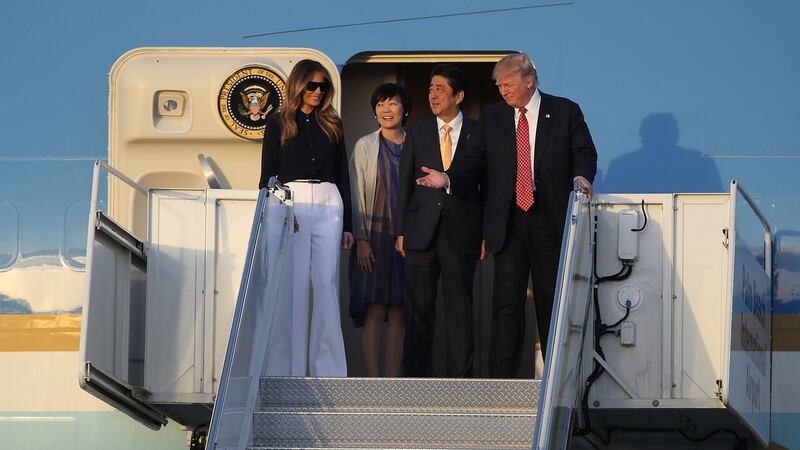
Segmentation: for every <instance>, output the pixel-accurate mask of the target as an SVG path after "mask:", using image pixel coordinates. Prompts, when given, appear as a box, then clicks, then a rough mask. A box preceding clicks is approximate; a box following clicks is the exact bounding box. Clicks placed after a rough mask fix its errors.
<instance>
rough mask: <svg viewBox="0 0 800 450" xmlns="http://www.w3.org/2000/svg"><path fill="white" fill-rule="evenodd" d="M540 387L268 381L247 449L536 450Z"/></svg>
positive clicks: (530, 383) (476, 382)
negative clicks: (533, 444) (534, 439)
mask: <svg viewBox="0 0 800 450" xmlns="http://www.w3.org/2000/svg"><path fill="white" fill-rule="evenodd" d="M540 386H541V382H540V381H538V380H489V379H417V378H380V379H376V378H276V377H265V378H262V379H261V382H260V399H261V402H260V403H261V406H260V407H259V408H258V409H257V410H256V411H255V412H254V414H253V419H252V420H253V428H252V429H253V445H252V446H250V447H248V448H249V449H253V450H266V449H288V448H315V449H316V448H349V449H354V448H363V449H367V448H369V449H375V448H386V449H399V448H403V449H430V448H437V449H490V448H491V449H529V448H531V443H532V439H533V428H534V423H535V420H536V410H537V403H538V399H539V388H540Z"/></svg>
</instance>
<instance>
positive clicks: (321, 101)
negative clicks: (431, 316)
mask: <svg viewBox="0 0 800 450" xmlns="http://www.w3.org/2000/svg"><path fill="white" fill-rule="evenodd" d="M286 86H287V93H286V101H285V103H284V105H283V107H282V108H281V110H280V111H279V112H277V113H275V114H272V115H271V116H270V117H269V118H268V119H267V124H266V129H265V130H264V144H263V148H262V153H261V180H260V181H259V188H263V187H265V186H266V185H267V182H268V181H269V179H270V177H272V176H273V175H277V176H278V179H279V180H280V181H281V182H282V183H284V184H288V186H289V187H290V188H291V189H292V191H293V195H294V214H295V229H296V230H295V231H296V232H295V235H294V237H293V239H292V246H293V253H292V256H293V263H292V268H293V275H292V277H293V293H292V297H293V301H292V327H291V329H292V339H291V375H292V376H321V377H326V376H327V377H331V376H341V377H343V376H347V362H346V360H345V352H344V339H343V338H342V328H341V322H340V316H339V257H340V250H339V246H340V245H341V247H342V248H345V249H347V248H350V247H351V246H352V245H353V235H352V233H351V231H352V216H351V212H350V179H349V174H348V165H347V154H346V152H345V148H344V135H343V132H342V123H341V120H340V119H339V116H338V114H337V113H336V109H335V108H334V107H333V98H334V88H333V83H331V77H330V74H329V73H328V71H327V70H326V69H325V67H323V66H322V64H320V63H319V62H317V61H312V60H309V59H304V60H302V61H299V62H298V63H297V65H295V66H294V68H293V69H292V73H291V74H289V79H288V80H287V82H286Z"/></svg>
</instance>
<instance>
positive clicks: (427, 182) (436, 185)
mask: <svg viewBox="0 0 800 450" xmlns="http://www.w3.org/2000/svg"><path fill="white" fill-rule="evenodd" d="M420 170H422V172H423V173H425V174H426V175H425V176H424V177H422V178H417V184H418V185H420V186H424V187H428V188H433V189H441V188H445V187H447V186H449V185H450V178H449V177H448V176H447V174H446V173H444V172H439V171H438V170H433V169H429V168H427V167H425V166H422V168H421V169H420Z"/></svg>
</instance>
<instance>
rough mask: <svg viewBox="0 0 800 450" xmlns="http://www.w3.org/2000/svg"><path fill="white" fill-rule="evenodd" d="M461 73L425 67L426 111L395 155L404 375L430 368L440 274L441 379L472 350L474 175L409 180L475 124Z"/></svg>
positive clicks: (449, 152)
mask: <svg viewBox="0 0 800 450" xmlns="http://www.w3.org/2000/svg"><path fill="white" fill-rule="evenodd" d="M466 84H467V81H466V76H465V75H464V73H463V72H462V71H461V70H460V69H459V68H457V67H455V66H452V65H448V64H439V65H437V66H435V67H434V68H433V71H432V73H431V80H430V86H429V88H428V102H429V103H430V107H431V111H432V112H433V114H434V116H433V117H429V118H426V119H423V120H420V121H418V122H416V123H414V124H413V125H412V126H411V127H409V129H408V132H407V135H406V140H405V143H404V148H403V154H402V156H401V159H400V190H399V194H398V200H397V205H398V207H397V211H398V216H399V217H398V222H397V234H398V236H397V245H396V248H397V250H398V251H399V252H400V253H401V254H403V256H405V258H406V262H405V277H406V306H407V308H406V311H407V312H408V314H407V315H406V336H405V346H404V347H405V348H404V360H405V375H406V376H413V377H429V376H431V375H432V373H433V335H434V329H435V323H436V318H435V311H436V307H435V305H436V297H437V283H438V281H439V277H440V276H441V279H442V297H443V299H444V310H445V317H444V321H445V322H446V323H445V330H446V342H447V361H446V373H447V376H448V377H457V378H465V377H471V376H472V363H473V354H474V342H473V322H472V285H473V282H474V276H475V265H476V263H477V260H478V257H479V255H480V252H481V222H482V217H481V199H480V192H479V183H478V179H479V178H478V177H474V178H472V179H471V180H470V181H465V182H464V183H463V185H462V186H460V190H459V192H458V193H457V194H452V195H451V194H449V193H448V192H446V190H445V189H431V188H427V187H423V186H419V185H417V184H416V182H415V180H416V179H417V178H419V177H421V176H422V175H423V173H422V171H421V168H422V167H423V166H425V167H432V168H435V169H436V170H440V171H443V170H447V169H448V168H449V167H450V166H451V165H452V164H455V163H457V162H458V161H459V160H461V159H463V158H466V157H467V153H468V152H469V151H470V149H471V145H470V140H471V139H472V137H473V135H474V133H475V127H476V125H477V122H475V121H474V120H472V119H470V118H468V117H464V114H463V113H462V112H461V108H460V105H461V103H462V102H463V101H464V95H465V94H466V88H467V86H466Z"/></svg>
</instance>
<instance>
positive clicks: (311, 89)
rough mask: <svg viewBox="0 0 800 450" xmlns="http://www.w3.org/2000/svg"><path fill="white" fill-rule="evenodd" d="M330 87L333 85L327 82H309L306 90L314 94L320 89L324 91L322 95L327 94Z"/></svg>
mask: <svg viewBox="0 0 800 450" xmlns="http://www.w3.org/2000/svg"><path fill="white" fill-rule="evenodd" d="M330 87H331V84H330V83H328V82H327V81H309V82H308V83H306V90H307V91H308V92H314V91H316V90H317V88H319V89H321V90H322V93H323V94H324V93H325V92H328V89H330Z"/></svg>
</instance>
